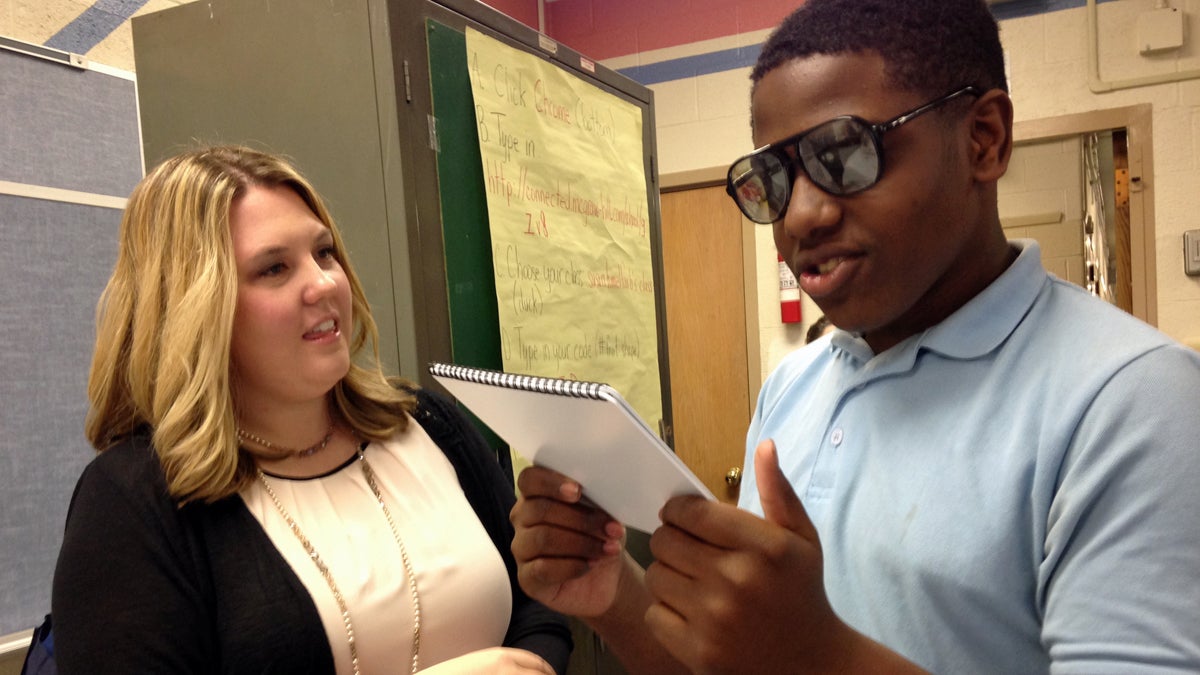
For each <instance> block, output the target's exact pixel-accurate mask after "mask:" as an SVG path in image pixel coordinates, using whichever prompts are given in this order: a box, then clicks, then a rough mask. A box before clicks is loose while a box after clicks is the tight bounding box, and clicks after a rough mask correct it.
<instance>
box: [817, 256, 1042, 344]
mask: <svg viewBox="0 0 1200 675" xmlns="http://www.w3.org/2000/svg"><path fill="white" fill-rule="evenodd" d="M1009 244H1010V245H1011V246H1012V247H1013V248H1015V249H1017V251H1018V255H1017V259H1016V260H1014V261H1013V263H1012V264H1011V265H1009V266H1008V269H1006V270H1004V272H1003V273H1002V274H1001V275H1000V276H999V277H997V278H996V280H995V281H993V282H992V283H991V284H990V285H988V287H987V288H985V289H983V291H981V292H980V293H979V294H978V295H976V296H975V297H974V298H971V300H969V301H968V302H967V304H965V305H963V306H962V307H960V308H959V309H958V310H957V311H955V312H954V313H953V314H951V315H950V316H948V317H946V319H944V320H943V321H942V322H941V323H939V324H937V325H935V326H933V327H931V328H929V329H928V330H926V331H925V332H924V333H921V334H920V335H914V336H912V337H911V338H909V339H907V340H904V341H903V342H901V343H900V344H898V345H896V346H895V347H892V348H891V349H889V350H887V351H886V352H884V353H885V354H888V353H889V352H891V354H889V357H890V358H888V359H886V360H888V361H909V360H910V359H915V358H916V354H917V353H918V352H919V351H920V350H921V349H928V350H930V351H933V352H937V353H939V354H943V355H945V356H948V357H950V358H956V359H971V358H978V357H980V356H983V355H985V354H987V353H989V352H991V351H992V350H994V349H995V348H996V347H998V346H1000V344H1001V343H1003V342H1004V340H1006V339H1007V338H1008V336H1009V335H1011V334H1012V332H1013V330H1015V329H1016V327H1017V324H1019V323H1020V322H1021V319H1022V317H1024V316H1025V314H1026V313H1027V312H1028V311H1029V309H1030V308H1031V307H1032V306H1033V303H1034V300H1035V299H1036V298H1037V295H1038V293H1039V292H1040V291H1041V289H1042V286H1043V285H1044V284H1045V283H1046V281H1047V279H1048V275H1047V274H1046V270H1045V269H1044V268H1043V267H1042V256H1041V249H1040V248H1039V247H1038V244H1037V242H1036V241H1034V240H1032V239H1017V240H1013V241H1010V242H1009ZM830 342H831V344H832V347H833V349H834V350H835V351H842V352H845V353H846V355H848V356H850V357H851V358H854V359H855V360H858V361H861V362H866V361H870V360H872V357H873V356H875V355H874V354H873V353H872V352H871V348H870V347H869V346H868V345H867V343H866V341H865V340H863V339H862V338H861V337H859V336H857V335H854V334H851V333H847V332H845V331H842V330H838V331H835V332H834V334H833V335H832V339H831V341H830ZM900 353H907V354H908V355H909V358H907V359H906V358H904V357H901V356H900ZM896 365H897V366H899V367H901V368H903V366H900V364H899V363H897V364H896Z"/></svg>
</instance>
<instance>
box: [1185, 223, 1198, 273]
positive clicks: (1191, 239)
mask: <svg viewBox="0 0 1200 675" xmlns="http://www.w3.org/2000/svg"><path fill="white" fill-rule="evenodd" d="M1183 272H1184V274H1187V275H1188V276H1189V277H1200V230H1188V231H1187V232H1184V233H1183Z"/></svg>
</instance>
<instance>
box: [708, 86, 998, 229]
mask: <svg viewBox="0 0 1200 675" xmlns="http://www.w3.org/2000/svg"><path fill="white" fill-rule="evenodd" d="M966 95H972V96H981V95H983V90H982V89H980V88H979V87H976V86H973V85H968V86H965V87H961V88H959V89H956V90H954V91H952V92H950V93H949V94H946V95H945V96H941V97H939V98H936V99H934V100H932V101H930V102H928V103H925V104H923V105H920V106H918V107H916V108H913V109H912V110H909V111H908V112H906V113H902V114H900V115H898V116H896V117H893V118H892V119H890V120H888V121H886V122H881V123H879V124H872V123H871V122H868V121H866V120H864V119H863V118H861V117H858V116H857V115H840V116H838V117H834V118H832V119H828V120H825V121H824V122H821V123H820V124H818V125H816V126H813V127H810V128H808V129H806V130H804V131H801V132H800V133H798V134H795V135H793V136H788V137H787V138H785V139H783V140H781V141H777V142H775V143H771V144H770V145H764V146H762V147H761V148H758V149H757V150H755V151H754V152H751V153H750V154H748V155H744V156H742V157H739V158H738V159H737V161H735V162H734V163H733V164H731V165H729V172H728V174H727V175H726V177H725V192H727V193H728V194H729V196H730V197H732V198H733V201H734V203H735V204H737V206H738V209H739V210H740V211H741V212H742V213H743V214H745V216H746V217H747V218H749V219H750V220H752V221H754V222H756V223H759V224H761V225H770V224H771V223H775V222H778V221H779V220H780V219H782V218H783V215H784V214H785V213H787V208H788V204H789V203H791V201H792V185H794V184H795V182H796V167H797V166H799V167H800V170H801V171H803V172H804V175H805V176H806V177H808V179H809V181H810V182H812V184H813V185H815V186H817V187H818V188H819V189H820V190H821V191H823V192H825V193H827V194H830V195H833V196H835V197H844V196H848V195H853V194H858V193H859V192H862V191H864V190H868V189H870V188H872V187H874V186H875V185H876V184H877V183H879V179H880V178H882V177H883V167H884V154H883V135H884V134H886V133H887V132H889V131H892V130H894V129H898V128H900V127H901V126H903V125H904V124H906V123H908V122H911V121H912V120H914V119H916V118H917V117H920V116H921V115H924V114H925V113H927V112H929V111H930V110H933V109H935V108H937V107H940V106H942V105H945V104H946V103H949V102H950V101H953V100H954V99H956V98H958V97H960V96H966ZM840 120H848V121H852V122H854V123H856V124H858V125H860V126H861V127H863V128H864V129H865V130H866V131H867V132H868V134H869V135H870V139H871V144H872V145H873V146H874V149H875V155H876V156H877V157H878V158H879V166H878V168H877V169H876V170H875V177H874V178H873V179H872V180H871V182H870V183H867V184H866V185H864V186H862V187H860V188H857V189H854V190H842V191H840V192H835V191H834V190H832V189H830V188H828V187H826V186H824V185H821V184H820V183H818V182H817V181H815V180H813V178H812V174H811V173H810V172H809V171H808V168H807V167H806V166H804V159H803V155H802V154H801V152H800V143H801V142H802V141H803V140H804V139H805V138H806V137H807V136H809V135H810V134H812V133H813V132H815V131H817V130H819V129H822V128H824V127H826V126H827V125H829V124H831V123H834V122H837V121H840ZM789 151H791V152H789ZM793 153H794V156H793ZM764 154H770V155H772V156H774V157H775V158H776V159H778V160H779V162H780V164H782V165H783V167H784V170H785V171H787V186H786V191H785V193H784V195H783V201H782V203H781V204H780V206H779V214H778V215H777V216H775V218H774V219H772V220H760V219H759V218H758V217H757V216H756V215H755V214H752V213H750V208H751V207H750V206H749V205H745V204H743V203H742V200H740V199H738V197H737V188H738V187H739V186H740V185H741V184H742V183H744V182H745V181H744V177H745V176H746V174H747V173H749V172H748V171H743V172H741V174H739V175H738V176H736V177H735V176H734V169H735V168H736V167H737V166H738V165H739V164H742V163H743V162H753V161H754V159H755V158H756V157H758V156H761V155H764Z"/></svg>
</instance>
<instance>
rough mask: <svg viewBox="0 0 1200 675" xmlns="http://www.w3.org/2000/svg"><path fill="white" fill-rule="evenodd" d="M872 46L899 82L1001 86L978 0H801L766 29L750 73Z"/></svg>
mask: <svg viewBox="0 0 1200 675" xmlns="http://www.w3.org/2000/svg"><path fill="white" fill-rule="evenodd" d="M864 52H875V53H878V54H879V55H880V56H882V57H883V60H884V62H885V63H886V69H887V70H886V72H887V74H888V76H889V77H891V78H892V79H893V83H894V84H895V86H896V87H897V88H899V89H903V90H907V91H913V92H917V93H921V94H925V95H926V96H940V95H942V94H945V93H947V92H950V91H953V90H955V89H957V88H959V87H963V86H967V85H973V86H975V87H979V88H980V89H983V90H985V91H986V90H988V89H1003V90H1005V91H1008V83H1007V81H1006V78H1005V75H1004V51H1003V49H1002V48H1001V46H1000V30H999V26H998V25H997V24H996V19H995V17H993V16H992V13H991V10H989V9H988V6H987V4H986V2H985V1H984V0H806V1H805V2H804V4H803V5H801V6H800V7H799V8H798V9H796V11H794V12H792V13H791V14H790V15H789V16H788V17H787V18H786V19H784V20H783V23H781V24H779V26H778V27H777V28H776V29H775V31H774V32H772V33H771V36H770V37H769V38H767V42H766V44H765V45H763V49H762V52H761V53H760V54H759V56H758V61H757V62H756V63H755V65H754V69H753V70H752V71H751V73H750V80H751V81H752V82H753V83H754V84H755V85H757V84H758V81H759V80H761V79H762V78H763V76H765V75H766V74H767V73H768V72H770V71H772V70H774V69H775V68H777V67H779V66H780V65H783V64H784V63H786V62H788V61H791V60H793V59H797V58H805V57H808V56H813V55H816V54H842V53H864Z"/></svg>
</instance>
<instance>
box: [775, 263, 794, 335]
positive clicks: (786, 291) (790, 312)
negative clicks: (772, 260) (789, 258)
mask: <svg viewBox="0 0 1200 675" xmlns="http://www.w3.org/2000/svg"><path fill="white" fill-rule="evenodd" d="M775 255H776V257H777V258H778V259H779V317H780V318H781V319H783V322H784V323H799V322H800V284H798V283H796V276H795V275H794V274H792V270H791V269H789V268H788V266H787V263H785V262H784V261H783V256H782V255H780V254H778V253H777V254H775Z"/></svg>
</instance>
